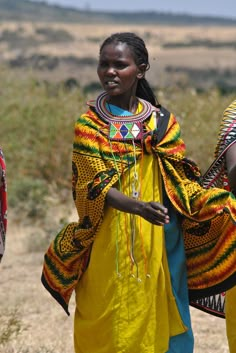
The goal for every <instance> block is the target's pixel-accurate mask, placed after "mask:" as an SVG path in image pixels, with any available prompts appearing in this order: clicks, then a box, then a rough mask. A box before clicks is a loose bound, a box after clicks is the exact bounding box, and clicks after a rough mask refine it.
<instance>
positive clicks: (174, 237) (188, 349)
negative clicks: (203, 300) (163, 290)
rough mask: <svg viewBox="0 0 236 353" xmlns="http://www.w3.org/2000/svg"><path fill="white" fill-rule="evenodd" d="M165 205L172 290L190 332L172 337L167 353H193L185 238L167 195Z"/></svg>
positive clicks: (166, 239)
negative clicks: (166, 209) (167, 215)
mask: <svg viewBox="0 0 236 353" xmlns="http://www.w3.org/2000/svg"><path fill="white" fill-rule="evenodd" d="M163 200H164V205H165V206H166V207H167V208H168V211H169V212H168V213H169V216H170V223H169V224H166V225H165V226H164V230H165V242H166V250H167V258H168V265H169V270H170V276H171V283H172V290H173V294H174V296H175V298H176V302H177V306H178V309H179V312H180V315H181V317H182V320H183V322H184V324H185V326H187V327H188V331H187V332H185V333H183V334H181V335H177V336H174V337H171V339H170V345H169V350H168V352H167V353H183V352H184V353H192V352H193V347H194V338H193V331H192V327H191V318H190V311H189V299H188V286H187V269H186V261H185V251H184V242H183V236H182V232H181V228H180V224H179V220H178V217H177V214H176V211H175V210H174V208H173V207H172V205H171V203H170V201H169V199H168V197H167V195H166V194H165V192H164V195H163Z"/></svg>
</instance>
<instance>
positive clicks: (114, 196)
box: [106, 188, 143, 215]
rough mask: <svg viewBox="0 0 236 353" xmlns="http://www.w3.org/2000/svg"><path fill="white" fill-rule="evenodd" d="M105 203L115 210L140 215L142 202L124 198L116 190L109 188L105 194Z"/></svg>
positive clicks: (124, 196)
mask: <svg viewBox="0 0 236 353" xmlns="http://www.w3.org/2000/svg"><path fill="white" fill-rule="evenodd" d="M106 202H107V204H108V205H109V206H111V207H113V208H115V209H116V210H119V211H122V212H127V213H132V214H136V215H138V214H140V209H141V207H142V206H143V202H142V201H139V200H136V199H133V198H131V197H128V196H126V195H124V194H123V193H122V192H120V191H119V190H117V189H116V188H110V190H109V191H108V193H107V197H106Z"/></svg>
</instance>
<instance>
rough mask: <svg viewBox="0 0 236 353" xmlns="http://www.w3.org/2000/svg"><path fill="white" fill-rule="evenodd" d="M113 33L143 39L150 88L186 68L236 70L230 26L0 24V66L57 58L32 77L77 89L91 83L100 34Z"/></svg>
mask: <svg viewBox="0 0 236 353" xmlns="http://www.w3.org/2000/svg"><path fill="white" fill-rule="evenodd" d="M119 31H133V32H135V33H137V34H138V35H140V36H141V37H143V38H144V40H145V42H146V44H147V47H148V50H149V53H150V64H151V74H150V75H148V78H149V80H150V82H151V83H152V84H153V85H154V86H165V85H173V84H174V83H175V82H176V81H177V80H181V81H182V82H184V80H187V77H186V73H185V72H184V70H186V69H190V70H217V72H222V71H227V72H228V73H229V71H230V70H231V71H233V72H236V60H235V53H236V43H235V38H236V28H235V27H233V26H231V27H230V26H228V27H224V26H220V27H216V26H164V25H162V26H160V25H122V26H121V25H116V24H114V25H110V24H104V25H96V24H88V25H84V24H56V23H54V24H48V23H40V22H38V23H22V22H20V23H10V22H6V23H4V22H2V23H0V36H1V37H2V38H1V41H0V62H9V60H14V59H15V58H21V59H22V58H29V57H32V56H35V55H41V56H54V57H59V58H61V60H60V63H58V65H57V66H56V67H55V68H53V69H52V68H51V69H50V70H47V69H46V68H42V66H41V67H40V64H39V65H38V66H37V67H34V73H35V74H38V75H39V76H40V77H43V78H45V79H49V80H50V79H51V80H52V79H54V80H61V79H65V78H67V77H74V78H76V79H78V81H79V83H80V84H81V86H83V85H85V84H86V83H87V82H89V81H96V80H97V76H96V60H97V58H98V51H99V45H100V44H101V43H102V41H103V40H104V39H105V37H106V36H108V35H109V34H111V33H114V32H119ZM63 58H64V61H63ZM68 58H69V59H68ZM75 58H77V59H80V60H83V59H84V61H82V63H83V64H81V62H80V64H78V63H76V60H73V59H75ZM41 59H42V58H41ZM65 59H67V60H65ZM93 60H94V62H93ZM86 61H87V63H86ZM81 65H82V66H83V67H82V69H81ZM22 68H23V67H22V66H21V67H20V68H19V69H21V70H22ZM168 68H169V70H167V69H168ZM170 69H171V70H170ZM176 69H177V70H176ZM234 82H235V81H234ZM204 84H205V85H206V84H207V83H206V79H205V83H204ZM234 85H235V84H234Z"/></svg>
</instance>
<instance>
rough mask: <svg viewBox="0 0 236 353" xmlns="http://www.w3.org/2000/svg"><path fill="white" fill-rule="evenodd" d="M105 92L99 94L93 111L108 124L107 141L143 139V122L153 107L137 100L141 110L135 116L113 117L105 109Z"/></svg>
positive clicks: (141, 100)
mask: <svg viewBox="0 0 236 353" xmlns="http://www.w3.org/2000/svg"><path fill="white" fill-rule="evenodd" d="M106 97H107V94H106V92H104V93H102V94H100V95H99V96H98V98H97V100H96V104H95V109H96V111H97V113H98V114H99V116H100V117H101V118H102V119H103V120H105V121H106V122H107V123H108V124H109V139H110V140H114V141H121V140H141V139H142V138H143V121H145V120H146V119H147V118H148V117H149V116H150V115H151V113H152V112H153V106H152V105H151V104H150V103H149V102H147V101H145V100H143V99H141V98H138V99H139V101H140V102H141V103H142V110H141V111H140V112H138V113H137V114H135V115H129V116H127V117H122V116H115V115H113V114H112V113H111V112H110V111H109V110H108V109H107V107H106Z"/></svg>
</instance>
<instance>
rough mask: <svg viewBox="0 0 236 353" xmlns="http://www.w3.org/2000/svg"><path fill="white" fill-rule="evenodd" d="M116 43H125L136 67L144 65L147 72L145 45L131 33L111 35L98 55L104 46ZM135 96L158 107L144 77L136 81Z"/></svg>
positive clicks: (147, 62) (101, 48)
mask: <svg viewBox="0 0 236 353" xmlns="http://www.w3.org/2000/svg"><path fill="white" fill-rule="evenodd" d="M118 43H125V44H126V45H127V46H128V47H129V49H130V50H131V52H132V54H133V57H134V61H135V63H136V65H137V66H139V65H141V64H145V66H146V71H147V70H149V68H150V64H149V60H148V51H147V48H146V45H145V43H144V41H143V39H142V38H140V37H139V36H137V35H136V34H135V33H132V32H120V33H114V34H112V35H111V36H110V37H108V38H107V39H105V40H104V42H103V43H102V45H101V47H100V54H101V51H102V50H103V48H104V47H105V46H106V45H108V44H118ZM136 96H137V97H139V98H142V99H145V100H147V101H148V102H150V103H151V104H152V105H154V106H159V103H158V102H157V99H156V97H155V94H154V92H153V90H152V88H151V87H150V85H149V83H148V81H147V80H146V78H145V77H143V78H141V79H140V80H138V85H137V90H136Z"/></svg>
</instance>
